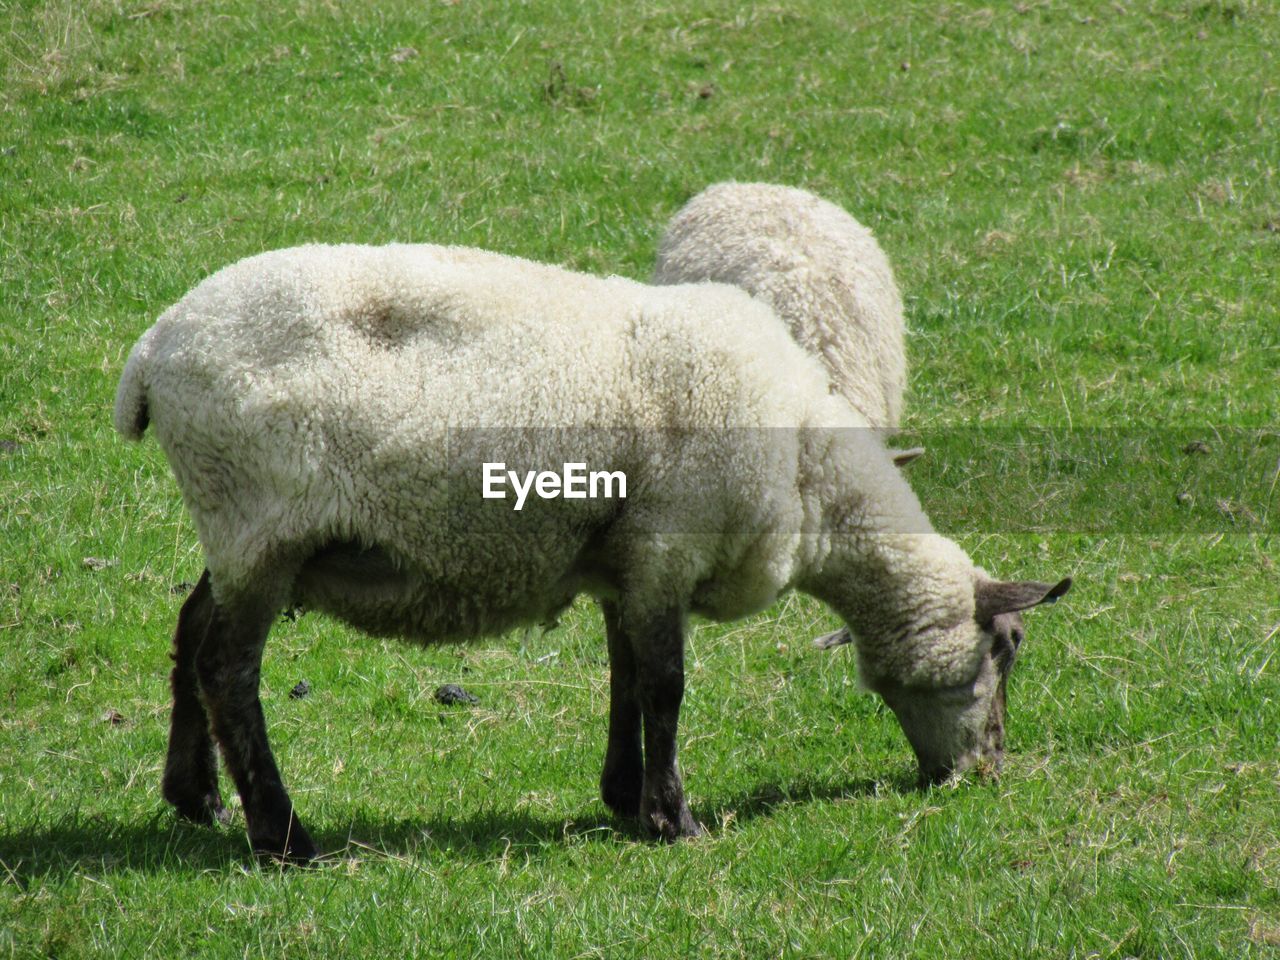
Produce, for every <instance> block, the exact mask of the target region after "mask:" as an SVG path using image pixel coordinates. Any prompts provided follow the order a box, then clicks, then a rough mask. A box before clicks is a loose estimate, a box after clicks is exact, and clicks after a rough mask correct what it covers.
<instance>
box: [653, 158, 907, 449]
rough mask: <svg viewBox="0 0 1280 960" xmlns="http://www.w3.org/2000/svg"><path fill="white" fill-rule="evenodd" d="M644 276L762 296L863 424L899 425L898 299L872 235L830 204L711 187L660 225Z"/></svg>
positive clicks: (746, 188)
mask: <svg viewBox="0 0 1280 960" xmlns="http://www.w3.org/2000/svg"><path fill="white" fill-rule="evenodd" d="M653 278H654V283H657V284H678V283H691V282H697V281H703V280H712V281H717V282H720V283H729V284H732V285H734V286H736V287H741V288H742V289H743V290H745V291H747V293H749V294H751V295H752V296H753V297H758V298H759V299H761V300H763V301H764V302H765V303H767V304H768V305H769V306H771V307H772V308H773V309H774V311H775V312H776V313H777V314H778V316H779V317H781V318H782V320H783V321H785V323H786V324H787V326H788V327H789V328H790V330H791V334H792V336H793V337H794V338H795V340H796V342H797V343H799V344H800V345H801V346H802V347H804V348H805V349H806V350H808V351H809V352H810V353H812V354H813V355H814V356H816V357H818V358H819V359H820V360H821V361H822V363H823V366H825V367H826V369H827V373H828V374H829V375H830V377H831V385H832V389H833V390H835V391H836V392H838V393H840V394H842V395H843V396H844V397H845V399H846V400H848V401H849V402H850V403H852V404H853V406H854V408H855V409H857V410H858V412H860V413H861V414H862V415H863V416H864V417H866V419H867V421H868V423H870V424H871V426H873V427H877V428H880V429H888V430H893V429H896V428H897V427H898V425H899V421H900V419H901V417H902V394H903V390H904V389H905V387H906V374H907V357H906V347H905V345H904V336H905V334H904V324H903V319H902V296H901V294H899V292H898V285H897V283H895V282H894V278H893V269H892V268H891V267H890V266H889V260H888V258H887V257H886V256H885V254H884V251H883V250H881V249H880V245H879V244H878V243H876V240H875V237H873V236H872V235H871V231H870V230H868V229H867V228H866V227H864V226H863V225H862V224H860V223H858V221H857V220H855V219H854V218H853V217H851V216H850V215H849V214H848V213H846V212H845V211H844V210H842V209H840V208H839V207H837V206H836V205H835V204H833V203H829V202H827V201H826V200H823V199H821V198H819V197H816V196H814V195H813V194H812V193H809V192H808V191H805V190H799V189H796V188H794V187H784V186H778V185H775V184H769V183H734V182H729V183H717V184H714V185H712V186H710V187H707V188H706V189H705V190H703V191H702V192H701V193H699V194H698V195H697V196H695V197H694V198H693V199H692V200H690V201H689V202H688V203H686V204H685V205H684V206H683V207H682V208H681V209H680V210H679V211H678V212H677V213H676V215H675V216H674V217H672V218H671V221H670V223H668V224H667V228H666V231H665V232H664V233H663V236H662V239H661V241H660V242H659V245H658V257H657V264H656V266H655V267H654V273H653ZM916 452H918V451H910V452H907V451H904V452H903V459H904V460H906V459H910V454H911V453H916Z"/></svg>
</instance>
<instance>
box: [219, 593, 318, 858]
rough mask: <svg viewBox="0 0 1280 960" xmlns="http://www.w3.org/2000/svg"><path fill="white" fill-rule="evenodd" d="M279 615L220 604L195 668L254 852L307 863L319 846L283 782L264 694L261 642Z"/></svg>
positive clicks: (263, 641)
mask: <svg viewBox="0 0 1280 960" xmlns="http://www.w3.org/2000/svg"><path fill="white" fill-rule="evenodd" d="M273 619H274V610H271V611H270V612H267V613H262V612H259V613H252V614H250V613H241V612H233V611H230V610H227V609H225V608H223V607H219V606H216V605H215V607H214V609H213V615H212V617H211V620H210V624H209V633H208V635H207V637H206V638H205V642H204V644H203V645H202V646H201V648H200V652H199V654H198V656H197V658H196V670H197V672H198V673H199V676H200V693H201V696H202V697H203V698H204V704H205V707H206V709H207V710H208V711H209V717H210V719H211V721H212V727H213V734H214V736H215V737H216V738H217V740H218V745H219V746H220V747H221V748H222V759H223V760H224V761H225V762H226V764H227V770H228V772H230V774H231V778H232V780H234V781H235V785H236V790H237V792H238V793H239V794H240V800H241V802H242V803H243V805H244V818H245V821H246V822H247V824H248V827H249V842H250V843H251V844H252V845H253V849H254V852H255V853H258V854H263V855H267V856H271V857H275V858H277V859H280V860H285V861H289V862H294V863H303V862H306V861H308V860H312V859H314V858H315V857H316V854H317V851H316V847H315V844H313V843H312V842H311V838H310V837H309V836H308V835H307V832H306V830H304V829H303V827H302V824H301V823H300V822H299V820H298V818H297V816H296V815H295V814H294V812H293V804H292V802H291V801H290V800H289V795H288V794H287V793H286V792H285V789H284V784H283V783H281V781H280V771H279V770H278V769H277V768H276V762H275V758H274V757H272V755H271V747H270V745H269V744H268V743H267V726H266V721H265V719H264V718H263V716H262V703H261V701H260V700H259V699H258V676H259V671H260V670H261V667H262V648H263V645H264V644H265V643H266V639H267V631H268V630H270V629H271V622H272V620H273Z"/></svg>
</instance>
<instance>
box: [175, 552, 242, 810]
mask: <svg viewBox="0 0 1280 960" xmlns="http://www.w3.org/2000/svg"><path fill="white" fill-rule="evenodd" d="M212 616H213V594H212V593H211V592H210V590H209V571H208V570H206V571H205V572H204V574H203V575H202V576H201V577H200V582H199V583H197V584H196V587H195V589H194V590H192V591H191V596H189V597H188V598H187V601H186V603H184V604H183V605H182V612H181V613H179V614H178V627H177V629H176V630H175V631H174V633H173V661H174V666H173V673H172V675H171V678H170V683H171V685H172V687H173V713H172V716H171V717H170V721H169V753H168V756H167V757H166V758H165V764H164V780H163V781H162V786H161V790H162V792H163V793H164V798H165V799H166V800H168V801H169V802H170V803H171V804H173V805H174V807H176V808H177V811H178V816H180V817H183V818H185V819H187V820H192V821H194V822H196V823H213V822H214V821H215V820H217V821H221V822H223V823H225V822H226V821H227V820H228V818H229V815H228V813H227V811H226V808H225V807H223V805H222V795H221V794H220V793H219V792H218V757H217V754H216V753H215V752H214V749H213V737H212V736H211V735H210V733H209V717H208V715H207V714H206V713H205V712H204V705H203V704H202V703H201V702H200V691H199V684H198V681H197V679H196V652H197V651H198V650H199V649H200V645H201V644H202V643H203V642H204V638H205V634H206V633H207V632H208V629H209V621H210V619H211V618H212Z"/></svg>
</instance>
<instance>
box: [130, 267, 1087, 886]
mask: <svg viewBox="0 0 1280 960" xmlns="http://www.w3.org/2000/svg"><path fill="white" fill-rule="evenodd" d="M731 332H732V335H730V333H731ZM148 423H150V424H151V425H152V426H153V428H154V432H155V435H156V437H157V439H158V440H159V443H160V445H161V447H162V448H163V450H164V452H165V454H166V456H167V458H168V460H169V463H170V465H171V467H172V468H173V472H174V474H175V476H176V478H177V481H178V485H179V487H180V488H181V490H182V494H183V497H184V499H185V502H186V505H187V508H188V510H189V511H190V513H191V516H192V518H193V520H194V521H195V525H196V529H197V532H198V534H199V537H200V541H201V544H202V546H203V548H204V552H205V558H206V564H207V569H206V570H205V572H204V575H203V576H202V577H201V578H200V581H199V583H198V584H197V586H196V588H195V590H194V591H193V592H192V594H191V596H190V597H189V599H188V600H187V601H186V603H185V604H184V606H183V608H182V611H181V613H180V615H179V617H178V625H177V629H176V631H175V634H174V648H175V649H174V660H175V666H174V669H173V675H172V686H173V695H174V704H173V713H172V721H171V729H170V739H169V750H168V756H167V760H166V765H165V773H164V782H163V788H164V795H165V797H166V799H167V800H168V801H169V802H170V803H172V804H173V805H174V806H175V807H176V808H177V810H178V812H179V813H180V814H181V815H182V816H184V817H187V818H190V819H193V820H197V821H210V820H213V819H225V817H226V812H225V809H224V807H223V804H222V799H221V796H220V794H219V790H218V782H217V765H216V761H215V754H214V744H215V742H216V743H217V745H218V746H219V747H220V748H221V751H222V755H223V758H224V760H225V762H226V765H227V767H228V769H229V771H230V774H231V777H232V779H233V780H234V782H235V786H236V789H237V790H238V792H239V794H240V796H241V799H242V801H243V806H244V812H245V819H246V821H247V825H248V830H249V836H250V840H251V842H252V844H253V847H254V849H255V850H257V851H259V852H260V853H263V854H269V855H272V856H276V857H279V858H282V859H284V860H289V861H305V860H308V859H311V858H312V857H314V856H315V855H316V847H315V845H314V844H313V843H312V841H311V839H310V837H309V836H308V835H307V832H306V831H305V829H304V828H303V827H302V825H301V823H300V822H299V820H298V818H297V816H296V814H295V813H294V810H293V805H292V803H291V802H290V800H289V797H288V794H287V793H286V792H285V789H284V786H283V784H282V782H281V779H280V775H279V772H278V770H277V768H276V764H275V761H274V759H273V757H272V754H271V750H270V747H269V746H268V742H267V734H266V727H265V724H264V721H263V715H262V709H261V705H260V703H259V699H258V681H259V670H260V667H261V658H262V651H263V646H264V644H265V641H266V637H267V633H268V631H269V630H270V627H271V625H272V623H273V621H274V620H275V618H276V617H277V616H278V612H279V611H280V610H281V609H283V608H286V607H288V606H291V605H293V604H301V605H303V606H305V607H308V608H311V609H316V610H321V611H325V612H328V613H330V614H332V615H335V616H337V617H339V618H341V619H343V620H346V621H347V622H349V623H352V624H354V625H355V626H357V627H360V628H362V629H364V630H366V631H369V632H373V633H378V634H396V635H401V636H406V637H412V638H418V639H426V640H432V641H435V640H444V639H455V640H461V639H467V638H471V637H476V636H479V635H483V634H490V633H496V632H498V631H502V630H505V629H508V628H510V627H512V626H514V625H517V624H522V623H530V622H543V621H545V620H547V619H548V618H549V617H551V616H553V615H554V614H555V613H556V612H557V611H559V610H561V609H562V608H563V607H564V606H565V605H567V604H568V603H569V602H571V600H572V599H573V597H574V596H575V595H576V594H578V593H580V592H587V593H589V594H591V595H593V596H595V597H597V598H599V599H600V600H601V601H602V604H603V607H604V612H605V625H606V634H607V642H608V647H609V653H610V659H611V664H612V669H613V683H612V691H611V696H610V710H611V715H610V740H609V745H608V750H607V752H606V758H605V769H604V774H603V777H602V780H601V791H602V795H603V797H604V799H605V801H606V802H607V803H608V805H609V806H610V807H611V808H612V809H614V810H615V811H618V812H620V813H625V814H631V815H635V814H639V816H640V817H641V820H642V822H643V823H644V824H645V825H646V827H647V828H649V829H650V830H652V831H654V832H655V833H657V834H658V835H660V836H662V837H665V838H668V839H675V838H677V837H681V836H690V835H693V834H696V833H697V832H698V825H697V824H696V823H695V821H694V819H693V817H692V816H691V815H690V813H689V808H688V806H687V805H686V803H685V799H684V790H683V787H682V784H681V780H680V775H679V772H678V768H677V764H676V724H677V718H678V715H679V708H680V702H681V698H682V696H683V689H684V668H683V644H684V623H685V617H686V615H687V614H688V613H689V612H691V611H692V612H695V613H698V614H702V615H704V616H708V617H712V618H716V619H731V618H737V617H742V616H745V615H746V614H749V613H751V612H753V611H755V610H759V609H760V608H762V607H764V606H765V605H767V604H769V603H770V602H772V601H773V600H774V599H775V598H776V597H777V596H778V595H779V593H780V592H782V591H784V590H786V589H788V588H792V587H795V588H798V589H801V590H804V591H806V592H808V593H810V594H812V595H814V596H816V597H818V598H820V599H822V600H824V601H825V602H827V603H829V604H830V605H831V606H832V607H833V608H834V609H835V610H836V612H837V613H839V614H840V615H841V617H842V618H843V619H844V620H845V621H846V622H847V623H848V624H849V625H850V627H851V628H852V629H853V630H854V631H855V632H856V633H857V636H858V637H859V640H858V656H859V662H860V665H861V669H862V673H863V677H864V679H865V681H866V682H867V684H868V685H869V686H870V687H872V688H873V689H875V690H877V691H879V692H880V693H881V694H883V696H884V697H885V698H886V700H887V701H888V702H889V704H890V706H891V707H892V708H893V709H894V711H895V712H896V713H897V715H898V717H899V719H900V721H901V723H902V725H903V728H904V730H905V732H906V734H907V736H908V738H909V739H910V741H911V743H912V745H913V747H914V748H915V751H916V753H917V757H918V760H919V763H920V767H921V771H922V773H923V774H924V775H925V776H927V777H929V778H931V779H936V778H938V777H942V776H945V775H947V774H948V773H949V772H951V771H953V770H961V769H964V768H965V767H967V766H971V765H972V764H973V763H975V762H977V761H979V760H982V759H989V760H991V761H993V762H994V761H997V760H998V759H999V755H1000V751H1001V734H1002V717H1003V699H1002V698H1003V685H1004V677H1005V675H1006V674H1007V671H1008V669H1009V666H1010V665H1011V663H1012V652H1013V651H1012V649H1009V650H1005V649H1003V648H1001V647H998V646H996V644H997V642H998V638H997V637H996V635H995V633H994V632H993V630H994V627H993V624H994V623H995V621H996V620H997V619H998V618H999V617H1000V616H1002V615H1004V614H1006V613H1008V612H1011V611H1014V610H1018V609H1025V608H1027V607H1030V606H1033V605H1035V604H1037V603H1040V602H1044V601H1046V600H1048V599H1052V598H1054V597H1056V596H1057V595H1059V594H1061V593H1063V592H1065V590H1066V587H1067V582H1066V581H1063V582H1062V583H1060V584H1058V585H1057V586H1055V587H1050V586H1049V585H1048V584H1026V583H1022V584H1005V583H999V582H996V581H991V580H988V579H987V578H986V577H985V576H983V575H982V574H981V573H980V571H977V570H976V569H975V568H974V566H973V565H972V563H971V562H970V561H969V559H968V557H967V556H966V555H965V554H964V552H963V551H962V550H961V549H960V548H959V547H958V546H956V545H955V544H954V543H952V542H951V541H949V540H947V539H945V538H943V537H941V536H939V535H937V534H936V533H934V532H933V530H932V528H931V527H930V525H929V522H928V520H927V519H926V518H925V516H924V514H923V513H922V512H921V510H920V505H919V503H918V502H917V500H916V498H915V497H914V495H913V494H912V493H911V490H910V488H909V487H908V486H907V485H906V483H905V482H904V481H903V479H902V478H901V476H900V475H899V473H898V471H897V470H896V469H895V468H894V466H893V463H892V461H891V459H890V458H889V456H888V455H887V454H886V451H885V449H884V447H883V445H882V443H881V440H880V439H879V437H878V436H877V434H876V432H875V431H872V430H868V429H859V428H865V426H866V421H865V419H864V418H863V417H861V416H860V415H859V414H857V413H856V412H855V411H854V410H853V409H852V408H851V407H850V406H849V404H848V403H847V402H846V401H844V400H843V399H842V398H840V397H837V396H833V395H831V394H830V392H829V391H828V389H827V378H826V376H825V374H824V373H823V371H822V369H821V367H820V366H819V364H818V362H817V361H816V360H815V359H813V358H812V357H810V356H809V355H808V354H806V353H805V352H804V351H803V350H802V349H801V348H800V347H798V346H797V345H796V344H795V343H794V342H792V340H791V339H790V337H789V336H788V334H787V332H786V331H785V330H784V329H783V328H782V327H781V325H779V324H778V323H777V321H776V319H775V318H774V316H773V315H772V313H771V312H770V311H769V309H768V308H767V307H766V306H764V305H763V304H761V303H760V302H758V301H756V300H753V299H752V298H751V297H749V296H748V295H747V294H746V293H744V292H743V291H741V290H738V289H735V288H732V287H727V286H721V285H717V284H704V285H690V286H683V287H671V288H654V287H647V286H644V285H642V284H638V283H634V282H631V281H628V280H624V279H620V278H610V279H598V278H594V277H589V276H585V275H582V274H577V273H571V272H568V271H565V270H561V269H558V268H555V267H549V266H544V265H541V264H536V263H531V262H528V261H524V260H518V259H514V258H511V257H504V256H499V255H497V254H492V253H486V252H482V251H477V250H469V249H461V248H442V247H432V246H388V247H378V248H374V247H359V246H335V247H327V246H311V247H300V248H297V249H292V250H282V251H277V252H273V253H267V254H263V255H261V256H257V257H252V258H250V259H247V260H243V261H241V262H239V263H237V264H234V265H232V266H230V267H227V268H225V269H224V270H222V271H220V272H219V273H217V274H215V275H214V276H212V277H210V278H209V279H207V280H205V281H204V282H203V283H201V284H199V285H198V286H197V287H196V288H195V289H193V290H192V291H191V292H190V293H188V294H187V295H186V297H184V298H183V299H182V300H181V301H180V302H179V303H178V304H176V305H175V306H174V307H172V308H171V309H169V310H168V311H167V312H166V313H165V314H164V315H163V316H162V317H161V318H160V319H159V320H158V321H157V322H156V324H155V325H154V326H153V327H152V328H151V329H150V330H148V331H147V332H146V333H144V334H143V336H142V337H141V339H139V341H138V342H137V344H136V345H135V346H134V348H133V352H132V353H131V355H130V357H129V361H128V364H127V366H126V368H125V371H124V374H123V376H122V378H121V382H120V386H119V389H118V392H117V395H116V406H115V424H116V427H117V429H118V430H119V431H120V432H121V433H122V434H123V435H124V436H126V437H129V438H132V439H137V438H139V437H141V435H142V433H143V431H144V430H145V429H146V427H147V425H148ZM497 461H502V462H503V463H505V464H507V465H510V466H512V467H513V468H516V469H518V470H530V469H544V468H547V467H558V466H559V465H560V464H562V463H564V464H570V463H573V462H585V463H587V464H589V465H590V466H591V467H592V468H599V469H601V470H609V471H621V472H623V473H625V475H626V477H627V478H628V480H629V482H628V485H627V496H626V499H625V500H621V499H617V498H613V499H607V498H596V499H591V498H568V497H557V498H555V499H543V498H541V497H533V496H531V497H529V498H528V499H527V501H526V502H525V503H524V504H523V509H521V510H520V511H516V510H514V509H512V502H511V501H510V500H505V501H504V500H500V499H486V498H485V497H484V496H483V495H482V477H483V476H484V475H485V474H486V472H487V471H488V467H485V464H492V463H493V462H497ZM641 721H643V724H642V723H641Z"/></svg>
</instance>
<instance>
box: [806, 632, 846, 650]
mask: <svg viewBox="0 0 1280 960" xmlns="http://www.w3.org/2000/svg"><path fill="white" fill-rule="evenodd" d="M852 642H853V634H851V633H850V632H849V628H848V627H841V628H840V629H839V630H837V631H836V632H835V633H824V634H823V635H822V636H820V637H817V638H815V639H814V641H813V645H814V646H815V647H817V648H818V649H819V650H830V649H831V648H832V647H838V646H840V645H841V644H845V643H852Z"/></svg>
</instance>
